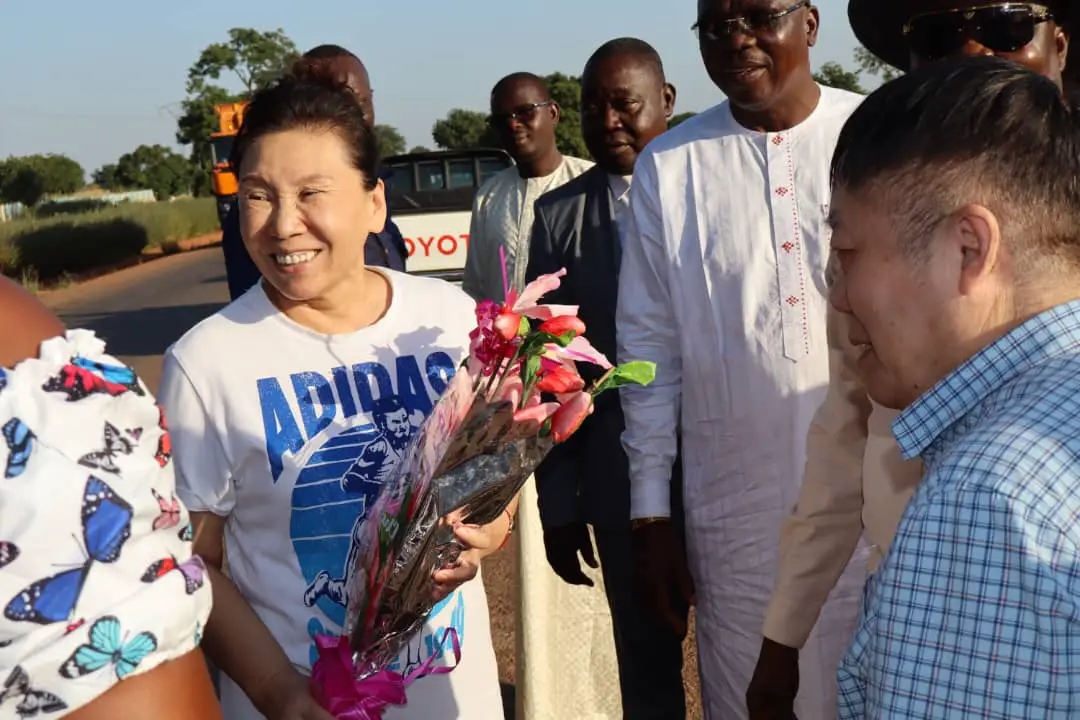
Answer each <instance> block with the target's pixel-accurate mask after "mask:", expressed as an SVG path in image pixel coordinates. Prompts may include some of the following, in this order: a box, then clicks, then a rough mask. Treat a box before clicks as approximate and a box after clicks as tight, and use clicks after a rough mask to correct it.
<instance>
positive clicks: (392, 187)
mask: <svg viewBox="0 0 1080 720" xmlns="http://www.w3.org/2000/svg"><path fill="white" fill-rule="evenodd" d="M389 170H390V172H389V174H388V175H387V177H386V179H385V181H384V182H385V183H386V186H387V188H386V189H387V190H388V191H390V192H398V193H405V192H412V189H413V166H412V165H394V166H392V167H390V168H389Z"/></svg>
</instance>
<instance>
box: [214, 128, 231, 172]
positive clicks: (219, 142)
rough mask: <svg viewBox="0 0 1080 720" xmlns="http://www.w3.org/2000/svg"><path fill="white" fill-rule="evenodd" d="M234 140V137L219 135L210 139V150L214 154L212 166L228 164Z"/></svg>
mask: <svg viewBox="0 0 1080 720" xmlns="http://www.w3.org/2000/svg"><path fill="white" fill-rule="evenodd" d="M234 138H235V136H234V135H220V136H218V137H215V138H210V149H211V150H212V151H213V153H214V158H213V159H214V165H223V164H225V163H227V162H229V156H230V155H231V154H232V146H233V139H234Z"/></svg>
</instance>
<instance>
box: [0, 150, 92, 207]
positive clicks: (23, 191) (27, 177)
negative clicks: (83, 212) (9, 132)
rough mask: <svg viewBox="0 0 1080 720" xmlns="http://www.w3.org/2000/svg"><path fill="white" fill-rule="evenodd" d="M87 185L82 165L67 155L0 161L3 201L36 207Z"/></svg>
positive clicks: (30, 156) (13, 158) (29, 156)
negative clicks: (47, 197)
mask: <svg viewBox="0 0 1080 720" xmlns="http://www.w3.org/2000/svg"><path fill="white" fill-rule="evenodd" d="M85 185H86V174H85V173H84V171H83V168H82V166H81V165H79V163H77V162H76V161H74V160H72V159H71V158H69V157H67V156H66V155H53V154H50V155H26V156H23V157H11V158H8V159H7V160H4V161H2V162H0V199H2V200H3V201H4V202H21V203H22V204H23V205H26V206H28V207H33V206H35V205H37V204H38V203H39V202H41V200H42V198H44V197H45V196H46V195H69V194H71V193H73V192H77V191H79V190H81V189H82V188H83V187H84V186H85Z"/></svg>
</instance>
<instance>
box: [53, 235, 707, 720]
mask: <svg viewBox="0 0 1080 720" xmlns="http://www.w3.org/2000/svg"><path fill="white" fill-rule="evenodd" d="M41 297H42V300H43V301H44V302H45V303H46V304H47V305H48V306H49V307H51V308H52V309H53V310H54V311H55V312H56V313H57V314H58V315H60V317H61V318H62V319H63V320H64V322H65V324H66V325H67V326H68V327H69V328H87V329H90V330H93V331H95V332H96V333H97V334H98V336H99V337H101V338H103V339H104V340H105V341H106V343H107V345H108V351H109V353H110V354H111V355H113V356H115V357H117V358H119V359H120V360H122V361H123V362H125V363H126V364H128V365H130V366H131V367H132V368H134V369H135V371H136V372H137V373H138V374H139V376H140V377H141V378H142V379H143V382H145V383H146V384H147V386H148V387H149V388H150V389H151V391H152V392H157V387H158V383H159V382H160V380H161V356H162V354H163V353H164V351H165V350H166V348H168V346H169V345H170V344H172V343H173V342H174V341H175V340H177V339H178V338H179V337H180V336H181V335H183V334H184V333H185V332H187V330H188V329H190V328H191V327H192V326H194V325H195V324H196V323H198V322H199V321H200V320H202V319H203V318H205V317H207V316H209V315H211V314H213V313H214V312H216V311H217V310H219V309H220V308H221V307H223V306H224V305H225V304H226V303H227V302H228V301H229V291H228V287H227V285H226V281H225V264H224V261H223V259H222V254H221V248H220V247H218V246H213V247H208V248H204V249H202V250H193V251H190V252H186V253H182V254H178V255H173V256H168V257H164V258H160V259H157V260H153V261H150V262H146V263H144V264H142V265H138V266H135V267H131V268H127V269H124V270H119V271H117V272H115V273H112V274H110V275H106V276H104V277H99V278H96V279H93V280H89V281H87V282H85V283H81V284H79V285H77V286H74V287H70V288H66V289H63V290H57V291H52V292H47V293H43V294H42V296H41ZM516 556H517V548H516V544H515V543H514V541H513V539H512V540H511V543H510V544H509V545H508V546H507V547H506V548H505V549H504V551H503V552H500V553H496V554H495V555H493V556H492V557H491V558H489V559H488V560H487V561H485V563H484V567H483V575H484V585H485V587H486V589H487V595H488V606H489V614H490V617H491V634H492V640H493V642H494V645H495V654H496V656H497V657H498V661H499V679H500V681H501V682H502V686H503V699H504V706H505V709H506V717H507V718H513V717H514V710H513V708H514V688H513V682H514V664H515V663H514V648H515V639H514V610H515V608H516V607H517V580H516V577H517V562H516ZM688 645H690V647H688V654H687V657H686V672H685V673H684V675H685V676H686V678H687V681H688V682H687V684H688V689H689V691H690V692H689V693H688V695H689V697H688V698H687V699H688V704H689V705H690V708H689V713H688V717H691V718H697V717H700V705H699V701H698V699H697V687H696V686H697V682H696V680H697V678H696V672H695V671H696V665H697V662H696V660H697V658H696V653H695V651H694V648H693V647H692V644H691V643H688Z"/></svg>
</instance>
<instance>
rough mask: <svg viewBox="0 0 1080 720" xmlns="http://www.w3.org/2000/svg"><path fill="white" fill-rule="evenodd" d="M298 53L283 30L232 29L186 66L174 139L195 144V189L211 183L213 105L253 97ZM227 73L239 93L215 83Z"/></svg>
mask: <svg viewBox="0 0 1080 720" xmlns="http://www.w3.org/2000/svg"><path fill="white" fill-rule="evenodd" d="M297 55H298V52H297V50H296V45H295V44H294V43H293V41H292V40H290V39H289V37H288V36H287V35H285V32H284V31H283V30H281V29H278V30H271V31H266V32H261V31H259V30H254V29H252V28H232V29H231V30H229V34H228V40H227V41H226V42H223V43H213V44H211V45H208V46H207V47H206V48H205V49H204V50H203V51H202V53H201V54H200V55H199V58H198V59H197V60H196V61H195V64H194V65H192V66H191V67H190V68H189V69H188V80H187V99H185V100H184V102H183V104H182V108H181V115H180V118H179V119H178V120H177V131H176V140H177V142H179V143H180V144H182V145H190V146H191V160H192V162H193V163H194V164H195V165H196V166H197V167H198V168H200V171H199V175H198V177H197V178H196V184H195V191H196V194H205V193H206V192H208V191H209V187H210V178H209V171H210V163H211V158H210V134H211V133H213V132H215V131H216V130H217V129H218V127H217V116H216V115H215V114H214V106H215V105H220V104H223V103H229V102H239V101H243V100H247V99H249V98H250V97H251V94H252V93H253V92H255V91H256V90H258V89H259V88H262V87H265V86H266V85H267V84H268V83H270V82H271V81H273V80H274V79H275V78H277V77H278V76H280V75H281V73H282V72H283V71H284V70H285V69H286V68H287V67H288V66H289V65H290V64H291V63H292V62H293V60H295V58H296V57H297ZM226 74H227V75H228V76H231V77H232V78H233V79H234V80H236V81H238V83H239V85H240V88H241V89H240V91H239V92H233V91H230V90H228V89H226V88H225V87H223V86H222V85H220V84H217V83H218V82H219V81H220V80H221V79H222V75H226Z"/></svg>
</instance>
